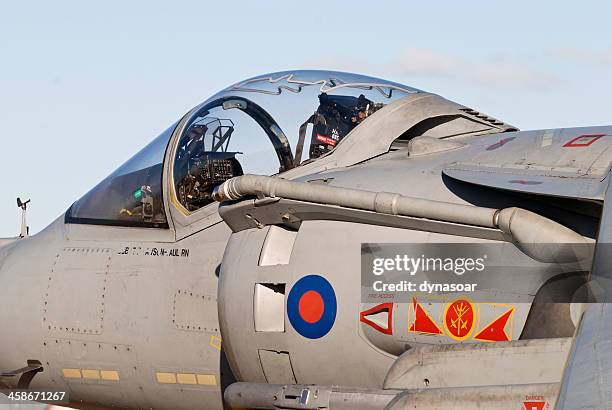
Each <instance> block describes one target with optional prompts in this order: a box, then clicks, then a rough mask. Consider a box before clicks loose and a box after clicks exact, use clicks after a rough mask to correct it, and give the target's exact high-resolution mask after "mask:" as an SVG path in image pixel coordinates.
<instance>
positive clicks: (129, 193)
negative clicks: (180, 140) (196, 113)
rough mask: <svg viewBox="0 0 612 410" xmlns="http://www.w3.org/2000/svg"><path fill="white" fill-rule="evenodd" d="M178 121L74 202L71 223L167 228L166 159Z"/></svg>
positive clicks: (69, 212) (70, 211) (71, 209)
mask: <svg viewBox="0 0 612 410" xmlns="http://www.w3.org/2000/svg"><path fill="white" fill-rule="evenodd" d="M175 126H176V124H175V125H173V126H171V127H170V128H168V129H167V130H166V131H164V132H163V133H162V134H161V135H160V136H158V137H157V138H155V139H154V140H153V141H152V142H151V143H150V144H148V145H147V146H146V147H144V148H143V149H142V150H141V151H140V152H138V153H137V154H136V155H134V156H133V157H132V158H131V159H129V160H128V161H127V162H126V163H125V164H123V165H122V166H120V167H119V168H118V169H117V170H116V171H115V172H113V173H112V174H111V175H109V176H108V177H107V178H106V179H104V180H103V181H102V182H100V183H99V184H98V185H97V186H96V187H94V188H93V189H92V190H91V191H89V192H88V193H87V194H85V196H83V197H82V198H81V199H79V200H78V201H77V202H75V203H74V204H73V205H72V207H71V208H70V210H69V211H68V213H67V218H66V221H67V222H68V223H88V224H102V225H117V226H141V227H153V228H167V227H168V221H167V219H166V214H165V211H164V204H163V195H162V173H163V162H164V155H165V152H166V148H167V147H168V142H169V140H170V137H171V135H172V132H173V130H174V128H175Z"/></svg>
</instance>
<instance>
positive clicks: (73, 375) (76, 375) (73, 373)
mask: <svg viewBox="0 0 612 410" xmlns="http://www.w3.org/2000/svg"><path fill="white" fill-rule="evenodd" d="M62 373H63V374H64V377H66V378H67V379H80V378H81V370H80V369H62Z"/></svg>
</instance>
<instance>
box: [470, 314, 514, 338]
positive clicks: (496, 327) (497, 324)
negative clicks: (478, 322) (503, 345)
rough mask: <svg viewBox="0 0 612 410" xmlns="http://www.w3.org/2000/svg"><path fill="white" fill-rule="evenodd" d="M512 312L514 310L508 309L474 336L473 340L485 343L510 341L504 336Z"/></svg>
mask: <svg viewBox="0 0 612 410" xmlns="http://www.w3.org/2000/svg"><path fill="white" fill-rule="evenodd" d="M512 312H514V308H510V309H509V310H508V311H507V312H506V313H504V314H503V315H501V316H500V317H498V318H497V319H495V320H494V321H492V322H491V323H489V324H488V325H487V326H485V328H484V329H482V330H481V331H480V332H478V334H477V335H476V336H474V339H475V340H483V341H485V342H507V341H509V340H510V338H509V337H508V335H507V334H506V330H505V329H506V324H508V319H510V315H511V314H512Z"/></svg>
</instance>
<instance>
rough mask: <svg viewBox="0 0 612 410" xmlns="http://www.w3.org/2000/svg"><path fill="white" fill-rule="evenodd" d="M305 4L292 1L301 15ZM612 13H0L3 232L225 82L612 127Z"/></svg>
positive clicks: (62, 204)
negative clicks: (387, 96)
mask: <svg viewBox="0 0 612 410" xmlns="http://www.w3.org/2000/svg"><path fill="white" fill-rule="evenodd" d="M294 4H295V5H294ZM611 14H612V3H609V2H603V1H602V2H589V1H582V2H565V3H564V2H559V1H556V2H552V1H550V2H549V1H539V2H534V1H529V2H527V1H512V2H509V1H506V2H501V1H486V2H485V1H472V2H454V1H453V2H451V1H447V2H444V1H440V2H435V3H434V2H427V4H426V2H418V3H416V2H408V1H397V2H391V1H378V2H364V1H350V2H349V1H330V0H328V1H309V2H299V3H297V2H280V1H279V2H275V1H271V2H263V1H262V2H253V1H248V2H247V1H244V2H239V1H232V2H230V1H217V2H204V1H173V2H169V1H166V2H156V1H146V2H145V1H129V2H127V1H105V2H82V1H63V0H56V1H53V2H43V1H31V2H16V1H12V2H9V1H6V0H5V1H2V2H0V175H1V176H2V190H1V191H0V215H2V218H0V236H13V235H15V234H17V233H18V231H19V224H20V220H19V217H20V216H19V215H20V214H19V210H18V209H17V207H16V205H15V198H16V197H17V196H18V195H20V196H22V197H26V198H32V205H31V208H30V212H29V215H30V217H29V219H30V226H31V229H32V231H33V232H37V231H39V230H41V229H42V228H44V227H45V226H46V225H47V224H48V223H49V222H51V221H52V220H53V219H55V218H56V217H57V216H59V215H60V214H62V213H63V212H64V211H65V210H66V209H67V208H68V207H69V206H70V204H71V203H72V202H74V201H75V200H76V199H78V198H79V197H80V196H81V195H82V194H83V193H84V192H86V191H87V190H89V189H90V188H91V187H92V186H94V185H95V184H96V183H97V182H98V181H99V180H101V179H102V178H104V177H105V176H106V175H108V174H109V173H110V172H112V170H114V169H115V168H116V167H117V166H119V165H120V164H121V163H123V162H124V161H125V160H126V159H127V158H129V157H130V156H131V155H132V154H134V153H135V152H136V151H137V150H139V149H140V148H141V147H143V146H144V145H146V144H147V142H148V141H150V140H151V139H152V138H153V137H154V136H156V135H157V134H159V133H160V132H161V131H163V130H164V129H166V128H167V127H168V126H169V125H170V124H171V123H172V122H174V121H175V120H176V119H178V118H179V117H180V116H181V115H182V114H184V113H185V112H186V111H187V110H189V109H190V108H192V107H193V106H195V105H196V104H198V103H199V102H201V101H203V100H204V99H206V98H207V97H209V96H210V95H211V94H213V93H214V92H216V91H218V90H220V89H222V88H224V87H225V86H227V85H229V84H231V83H234V82H236V81H239V80H241V79H244V78H246V77H250V76H254V75H258V74H261V73H264V72H271V71H279V70H285V69H294V68H321V69H338V70H342V71H352V72H358V73H363V74H370V75H374V76H378V77H382V78H386V79H390V80H394V81H397V82H400V83H404V84H407V85H412V86H414V87H417V88H420V89H423V90H427V91H433V92H436V93H439V94H441V95H443V96H445V97H447V98H449V99H452V100H455V101H457V102H460V103H463V104H466V105H468V106H471V107H473V108H475V109H478V110H481V111H483V112H486V113H488V114H490V115H493V116H496V117H498V118H500V119H503V120H504V121H506V122H509V123H511V124H513V125H516V126H518V127H519V128H521V129H534V128H548V127H569V126H581V125H603V124H612V112H611V110H610V108H611V105H612V103H611V102H610V95H612V24H611V23H610V22H609V18H610V17H609V16H610V15H611Z"/></svg>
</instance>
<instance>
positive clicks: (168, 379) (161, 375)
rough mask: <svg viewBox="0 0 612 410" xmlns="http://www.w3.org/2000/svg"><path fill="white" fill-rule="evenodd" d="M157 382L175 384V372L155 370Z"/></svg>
mask: <svg viewBox="0 0 612 410" xmlns="http://www.w3.org/2000/svg"><path fill="white" fill-rule="evenodd" d="M156 376H157V382H158V383H164V384H176V374H175V373H165V372H157V374H156Z"/></svg>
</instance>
